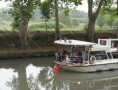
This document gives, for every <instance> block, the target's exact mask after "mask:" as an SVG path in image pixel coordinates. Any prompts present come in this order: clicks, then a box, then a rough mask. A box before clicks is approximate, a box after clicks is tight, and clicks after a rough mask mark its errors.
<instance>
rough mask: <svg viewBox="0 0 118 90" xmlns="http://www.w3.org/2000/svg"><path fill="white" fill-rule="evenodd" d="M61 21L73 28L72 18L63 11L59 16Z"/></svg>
mask: <svg viewBox="0 0 118 90" xmlns="http://www.w3.org/2000/svg"><path fill="white" fill-rule="evenodd" d="M59 21H60V22H61V23H63V24H65V25H66V26H71V20H70V16H65V14H64V12H63V11H61V12H60V14H59Z"/></svg>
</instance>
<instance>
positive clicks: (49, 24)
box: [29, 22, 66, 30]
mask: <svg viewBox="0 0 118 90" xmlns="http://www.w3.org/2000/svg"><path fill="white" fill-rule="evenodd" d="M59 25H60V28H64V27H66V26H65V25H64V24H62V23H59ZM46 27H47V28H48V29H53V28H55V23H54V22H46V23H45V22H41V23H34V24H31V25H30V26H29V29H30V30H32V29H33V30H34V29H38V28H46Z"/></svg>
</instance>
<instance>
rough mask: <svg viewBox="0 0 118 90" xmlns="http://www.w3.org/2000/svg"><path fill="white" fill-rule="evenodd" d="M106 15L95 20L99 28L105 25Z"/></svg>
mask: <svg viewBox="0 0 118 90" xmlns="http://www.w3.org/2000/svg"><path fill="white" fill-rule="evenodd" d="M105 17H106V15H99V16H98V18H97V24H98V25H99V27H101V28H102V27H103V26H104V24H105V23H106V18H105Z"/></svg>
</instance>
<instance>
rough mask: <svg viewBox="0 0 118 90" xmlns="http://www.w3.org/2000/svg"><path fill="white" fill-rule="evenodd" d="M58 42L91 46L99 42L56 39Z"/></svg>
mask: <svg viewBox="0 0 118 90" xmlns="http://www.w3.org/2000/svg"><path fill="white" fill-rule="evenodd" d="M54 43H56V44H60V45H75V46H76V45H79V46H89V45H96V44H97V43H92V42H86V41H80V40H56V41H54Z"/></svg>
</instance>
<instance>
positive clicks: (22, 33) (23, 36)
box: [19, 15, 28, 48]
mask: <svg viewBox="0 0 118 90" xmlns="http://www.w3.org/2000/svg"><path fill="white" fill-rule="evenodd" d="M21 20H23V21H21V23H20V26H19V33H20V41H21V45H22V48H27V46H28V41H27V27H28V20H26V18H25V16H24V15H22V16H21Z"/></svg>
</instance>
